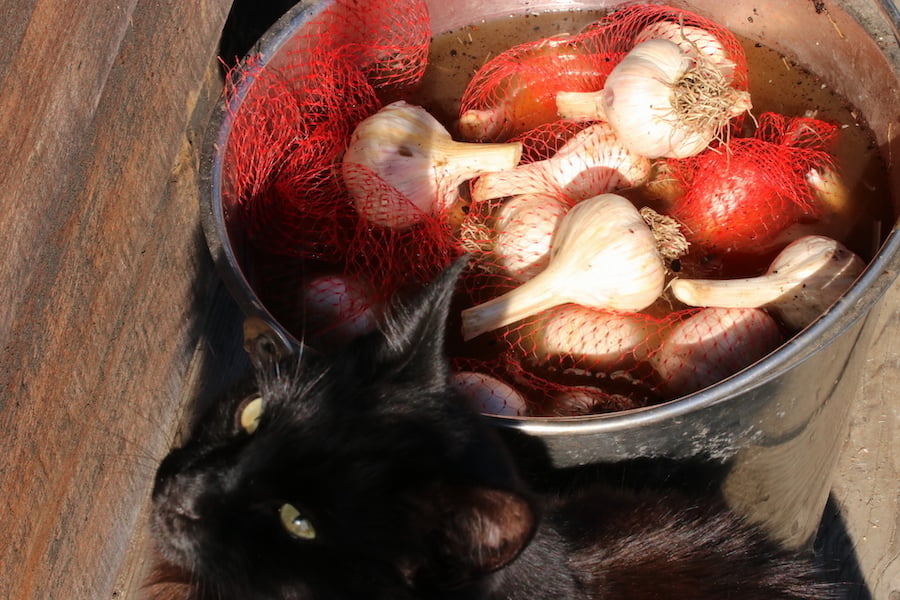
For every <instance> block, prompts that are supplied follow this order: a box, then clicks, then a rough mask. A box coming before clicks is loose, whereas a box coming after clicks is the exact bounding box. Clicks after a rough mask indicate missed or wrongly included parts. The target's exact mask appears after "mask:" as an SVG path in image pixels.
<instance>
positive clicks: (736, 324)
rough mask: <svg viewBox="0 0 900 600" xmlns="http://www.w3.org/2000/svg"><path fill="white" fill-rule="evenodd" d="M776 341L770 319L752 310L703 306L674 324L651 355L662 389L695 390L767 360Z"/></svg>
mask: <svg viewBox="0 0 900 600" xmlns="http://www.w3.org/2000/svg"><path fill="white" fill-rule="evenodd" d="M780 343H781V333H780V332H779V330H778V325H777V324H776V323H775V320H774V319H773V318H772V317H770V316H769V315H767V314H766V313H765V311H763V310H760V309H757V308H704V309H701V310H700V311H698V312H696V313H694V314H693V315H691V316H689V317H688V318H686V319H684V320H682V321H681V322H679V323H677V324H676V325H675V326H674V327H673V329H672V330H671V331H670V332H669V333H668V334H667V335H666V336H665V337H664V339H663V341H662V343H661V344H660V346H659V348H658V350H657V351H656V352H655V353H654V354H652V355H651V356H650V364H651V365H652V366H653V367H654V369H656V372H657V373H658V374H659V377H660V379H661V380H662V382H663V386H664V387H665V389H666V390H667V391H668V392H669V393H670V394H672V395H674V396H681V395H685V394H690V393H692V392H696V391H698V390H701V389H703V388H706V387H708V386H710V385H713V384H715V383H718V382H719V381H721V380H723V379H725V378H726V377H729V376H731V375H733V374H735V373H737V372H738V371H740V370H741V369H744V368H745V367H748V366H750V365H751V364H753V363H755V362H756V361H757V360H759V359H761V358H763V357H764V356H766V355H767V354H768V353H769V352H771V351H773V350H774V349H775V348H777V347H778V345H779V344H780Z"/></svg>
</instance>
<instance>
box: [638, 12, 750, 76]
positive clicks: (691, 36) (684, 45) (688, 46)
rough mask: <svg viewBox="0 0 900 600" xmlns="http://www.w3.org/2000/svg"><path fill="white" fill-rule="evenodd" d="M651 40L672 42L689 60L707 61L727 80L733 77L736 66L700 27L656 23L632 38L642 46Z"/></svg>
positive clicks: (671, 22)
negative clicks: (699, 59)
mask: <svg viewBox="0 0 900 600" xmlns="http://www.w3.org/2000/svg"><path fill="white" fill-rule="evenodd" d="M653 39H663V40H669V41H670V42H674V43H676V44H678V47H679V48H680V49H681V51H682V52H684V53H685V54H687V55H688V56H690V57H691V58H694V59H698V58H702V59H703V60H707V61H709V62H710V63H711V64H713V65H715V66H716V67H717V68H718V69H719V70H720V71H721V72H722V74H723V75H724V76H726V77H727V78H729V79H732V78H733V77H734V70H735V67H736V65H735V63H734V61H733V60H731V59H730V58H729V57H728V52H727V51H726V50H725V46H723V45H722V42H721V41H719V39H718V38H717V37H716V36H714V35H713V34H712V33H710V32H708V31H706V30H705V29H703V28H701V27H694V26H692V25H684V24H682V23H676V22H675V21H665V20H663V21H657V22H656V23H651V24H650V25H647V26H646V27H645V28H644V29H642V30H641V31H640V32H638V34H637V35H636V36H635V37H634V44H635V45H638V44H642V43H644V42H646V41H648V40H653Z"/></svg>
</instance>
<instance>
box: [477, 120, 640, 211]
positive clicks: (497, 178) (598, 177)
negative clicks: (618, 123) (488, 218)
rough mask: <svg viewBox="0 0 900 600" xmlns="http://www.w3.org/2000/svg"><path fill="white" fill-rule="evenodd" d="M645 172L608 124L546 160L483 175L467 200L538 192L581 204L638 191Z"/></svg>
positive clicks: (596, 127)
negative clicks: (626, 190)
mask: <svg viewBox="0 0 900 600" xmlns="http://www.w3.org/2000/svg"><path fill="white" fill-rule="evenodd" d="M650 168H651V163H650V160H649V159H648V158H647V157H645V156H642V155H640V154H636V153H634V152H631V151H629V150H628V149H627V148H626V147H625V146H624V145H623V144H622V143H621V142H620V141H619V139H618V138H617V136H616V134H615V132H614V131H613V129H612V127H611V126H610V125H609V124H608V123H594V124H593V125H590V126H588V127H586V128H585V129H583V130H582V131H579V132H578V133H576V134H575V135H574V136H572V139H570V140H569V141H567V142H566V143H565V144H563V146H562V147H561V148H560V149H559V151H558V152H557V153H556V154H554V155H553V156H552V157H550V158H548V159H546V160H540V161H535V162H532V163H529V164H526V165H521V166H518V167H516V168H514V169H510V170H506V171H499V172H493V173H485V174H483V175H482V176H481V177H479V178H478V179H477V180H476V181H475V183H474V185H473V186H472V199H473V200H476V201H482V200H490V199H492V198H500V197H503V196H512V195H515V194H532V193H539V192H543V193H560V194H565V195H566V196H568V197H569V198H571V199H572V200H575V201H578V200H584V199H586V198H590V197H592V196H597V195H599V194H603V193H606V192H613V191H616V190H619V189H624V188H631V187H637V186H639V185H642V184H643V183H644V182H646V181H647V179H648V178H649V177H650Z"/></svg>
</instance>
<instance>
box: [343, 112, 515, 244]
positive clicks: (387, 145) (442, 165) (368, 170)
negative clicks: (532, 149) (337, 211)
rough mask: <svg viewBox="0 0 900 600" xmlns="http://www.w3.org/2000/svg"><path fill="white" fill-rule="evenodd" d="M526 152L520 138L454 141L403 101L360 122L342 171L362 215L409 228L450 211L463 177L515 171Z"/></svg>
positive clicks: (446, 132) (447, 133)
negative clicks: (474, 141)
mask: <svg viewBox="0 0 900 600" xmlns="http://www.w3.org/2000/svg"><path fill="white" fill-rule="evenodd" d="M521 155H522V146H521V144H519V143H517V142H510V143H504V144H476V143H470V142H457V141H454V140H453V139H452V138H451V137H450V133H449V132H448V131H447V130H446V129H445V128H444V126H443V125H441V124H440V122H439V121H438V120H437V119H435V118H434V117H433V116H432V115H431V114H429V113H428V112H427V111H426V110H425V109H423V108H421V107H419V106H415V105H412V104H408V103H406V102H404V101H398V102H394V103H392V104H389V105H387V106H385V107H384V108H382V109H381V110H379V111H378V112H377V113H375V114H374V115H372V116H370V117H368V118H367V119H365V120H363V121H362V122H361V123H360V124H359V125H358V126H357V128H356V129H355V130H354V132H353V134H352V136H351V138H350V143H349V146H348V148H347V151H346V152H345V154H344V158H343V164H342V169H343V175H344V181H345V183H346V186H347V190H348V192H349V193H350V196H351V197H352V199H353V202H354V204H355V206H356V209H357V211H358V212H359V214H360V215H362V216H363V217H364V218H366V219H367V220H369V221H370V222H372V223H374V224H376V225H381V226H384V227H393V228H406V227H409V226H411V225H413V224H415V223H417V222H419V221H421V220H422V219H424V218H427V217H429V216H436V215H439V214H441V213H442V212H443V211H445V210H447V209H449V208H450V206H452V204H453V203H454V202H455V201H456V199H457V188H458V186H459V185H460V184H461V183H462V182H463V181H466V180H467V179H471V178H472V177H475V176H476V175H479V174H480V173H484V172H487V171H498V170H503V169H510V168H512V167H514V166H515V165H516V164H518V162H519V159H520V158H521ZM379 180H380V181H381V182H383V183H381V184H379ZM384 185H386V186H387V188H388V190H387V191H385V190H384V189H383V187H381V186H384ZM380 187H381V189H380Z"/></svg>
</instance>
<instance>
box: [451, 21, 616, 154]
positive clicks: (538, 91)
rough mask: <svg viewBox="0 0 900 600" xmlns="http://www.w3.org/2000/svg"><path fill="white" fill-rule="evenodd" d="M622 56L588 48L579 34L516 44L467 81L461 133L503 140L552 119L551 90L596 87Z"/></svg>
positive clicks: (553, 96) (553, 100) (467, 136)
mask: <svg viewBox="0 0 900 600" xmlns="http://www.w3.org/2000/svg"><path fill="white" fill-rule="evenodd" d="M620 59H621V56H620V55H617V54H605V53H598V52H594V53H592V52H589V51H588V50H587V49H586V48H585V46H584V44H583V36H577V35H576V36H566V37H558V38H549V39H543V40H538V41H535V42H528V43H524V44H520V45H518V46H515V47H513V48H510V49H509V50H506V51H505V52H502V53H500V54H499V55H497V56H495V57H494V58H492V59H491V60H490V61H488V62H487V63H486V64H485V65H484V66H483V67H482V68H481V69H479V70H478V72H477V73H476V74H475V76H474V77H473V78H472V80H471V81H470V82H469V85H468V86H467V87H466V91H465V94H464V95H463V98H462V105H461V109H460V121H459V123H458V127H459V131H460V134H461V135H462V136H463V138H464V139H468V140H474V141H500V140H505V139H508V138H510V137H513V136H515V135H518V134H521V133H523V132H525V131H528V130H530V129H533V128H534V127H537V126H538V125H542V124H544V123H548V122H551V121H556V120H557V119H558V118H559V117H558V116H557V112H556V94H557V93H558V92H561V91H571V92H590V91H594V90H598V89H601V88H602V87H603V82H604V81H606V76H607V75H609V72H610V71H611V70H612V69H613V67H614V66H615V65H616V63H617V62H618V61H619V60H620Z"/></svg>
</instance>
